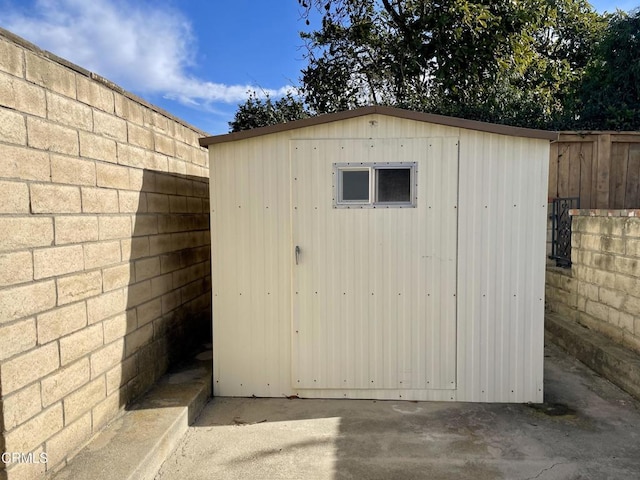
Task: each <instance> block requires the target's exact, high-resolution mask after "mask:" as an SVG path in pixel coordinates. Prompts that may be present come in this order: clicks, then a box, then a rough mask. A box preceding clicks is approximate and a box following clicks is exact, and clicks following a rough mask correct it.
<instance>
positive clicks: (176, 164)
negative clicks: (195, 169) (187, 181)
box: [168, 157, 187, 175]
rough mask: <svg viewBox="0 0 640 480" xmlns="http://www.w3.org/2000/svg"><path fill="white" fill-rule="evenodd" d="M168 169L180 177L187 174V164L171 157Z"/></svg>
mask: <svg viewBox="0 0 640 480" xmlns="http://www.w3.org/2000/svg"><path fill="white" fill-rule="evenodd" d="M168 167H169V171H170V172H171V173H178V174H180V175H186V174H187V164H186V163H185V162H184V161H182V160H178V159H177V158H171V157H170V158H169V161H168Z"/></svg>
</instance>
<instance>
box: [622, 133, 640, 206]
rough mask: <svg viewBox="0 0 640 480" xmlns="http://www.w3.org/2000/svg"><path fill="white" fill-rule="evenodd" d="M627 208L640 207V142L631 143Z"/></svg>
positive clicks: (626, 198) (626, 196)
mask: <svg viewBox="0 0 640 480" xmlns="http://www.w3.org/2000/svg"><path fill="white" fill-rule="evenodd" d="M625 203H626V205H625V208H640V143H635V144H631V145H629V164H628V167H627V188H626V195H625Z"/></svg>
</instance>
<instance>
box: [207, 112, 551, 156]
mask: <svg viewBox="0 0 640 480" xmlns="http://www.w3.org/2000/svg"><path fill="white" fill-rule="evenodd" d="M373 114H379V115H388V116H391V117H397V118H406V119H409V120H415V121H417V122H427V123H434V124H438V125H446V126H449V127H455V128H464V129H467V130H477V131H480V132H488V133H496V134H499V135H508V136H512V137H525V138H539V139H541V140H557V139H558V132H553V131H548V130H537V129H533V128H522V127H512V126H509V125H500V124H497V123H487V122H480V121H477V120H467V119H464V118H457V117H447V116H445V115H436V114H433V113H424V112H414V111H411V110H404V109H401V108H395V107H383V106H370V107H362V108H357V109H355V110H345V111H343V112H337V113H328V114H325V115H318V116H316V117H310V118H305V119H302V120H295V121H293V122H287V123H279V124H277V125H269V126H267V127H260V128H254V129H251V130H243V131H241V132H233V133H226V134H223V135H214V136H212V137H204V138H200V139H199V142H200V146H201V147H208V146H209V145H215V144H217V143H226V142H234V141H237V140H244V139H247V138H253V137H259V136H263V135H269V134H272V133H279V132H285V131H288V130H295V129H298V128H304V127H311V126H314V125H321V124H324V123H330V122H337V121H340V120H347V119H350V118H355V117H361V116H364V115H373Z"/></svg>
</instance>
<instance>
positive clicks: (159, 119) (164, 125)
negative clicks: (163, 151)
mask: <svg viewBox="0 0 640 480" xmlns="http://www.w3.org/2000/svg"><path fill="white" fill-rule="evenodd" d="M142 113H143V115H144V125H145V126H147V127H149V128H151V129H152V130H153V131H154V132H160V133H164V134H168V135H173V128H172V127H173V122H172V121H170V120H169V119H168V118H167V117H165V116H164V115H162V114H161V113H158V112H155V111H153V110H151V109H149V108H145V109H144V110H143V112H142Z"/></svg>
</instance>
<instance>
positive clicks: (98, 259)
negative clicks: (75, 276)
mask: <svg viewBox="0 0 640 480" xmlns="http://www.w3.org/2000/svg"><path fill="white" fill-rule="evenodd" d="M83 248H84V266H85V268H86V269H87V270H89V269H92V268H99V267H105V266H107V265H113V264H115V263H120V261H121V254H120V242H118V241H117V240H116V241H110V242H100V243H87V244H85V245H83Z"/></svg>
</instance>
